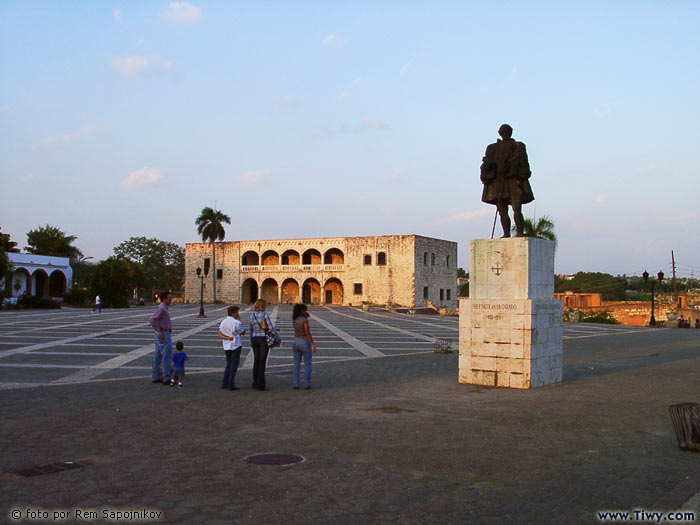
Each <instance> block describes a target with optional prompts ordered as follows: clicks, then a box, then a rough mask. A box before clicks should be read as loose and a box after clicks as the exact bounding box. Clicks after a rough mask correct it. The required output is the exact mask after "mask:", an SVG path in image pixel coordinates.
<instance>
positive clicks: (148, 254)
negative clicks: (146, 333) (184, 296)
mask: <svg viewBox="0 0 700 525" xmlns="http://www.w3.org/2000/svg"><path fill="white" fill-rule="evenodd" d="M113 251H114V255H116V256H117V257H121V258H124V259H128V260H130V261H132V262H135V263H139V264H141V265H142V266H143V270H144V272H145V275H146V281H147V283H148V285H149V286H150V293H151V295H153V293H154V292H155V291H156V290H160V291H163V290H171V291H172V290H180V289H182V283H183V279H184V276H185V249H184V248H182V247H180V246H178V245H177V244H175V243H174V242H167V241H161V240H160V239H156V238H147V237H130V238H129V239H128V240H126V241H124V242H123V243H121V244H120V245H119V246H116V247H115V248H114V250H113Z"/></svg>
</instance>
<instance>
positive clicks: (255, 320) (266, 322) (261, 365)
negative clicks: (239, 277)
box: [250, 299, 275, 390]
mask: <svg viewBox="0 0 700 525" xmlns="http://www.w3.org/2000/svg"><path fill="white" fill-rule="evenodd" d="M266 307H267V301H265V299H258V300H257V301H255V305H254V306H253V313H252V315H251V316H250V346H251V347H252V348H253V357H254V361H253V390H265V364H266V363H267V354H268V353H269V351H270V347H268V346H267V337H265V335H266V333H267V332H268V331H273V332H274V331H275V327H274V326H273V325H272V320H271V319H270V316H269V315H268V314H267V312H265V308H266Z"/></svg>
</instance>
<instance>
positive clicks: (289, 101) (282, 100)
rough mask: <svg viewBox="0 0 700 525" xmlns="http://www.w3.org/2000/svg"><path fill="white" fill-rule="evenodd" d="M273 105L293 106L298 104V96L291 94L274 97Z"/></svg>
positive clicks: (280, 106) (299, 103)
mask: <svg viewBox="0 0 700 525" xmlns="http://www.w3.org/2000/svg"><path fill="white" fill-rule="evenodd" d="M273 105H275V106H277V107H278V108H295V107H298V106H300V105H301V102H300V101H299V99H298V98H296V97H293V96H291V95H282V96H280V97H277V98H276V99H275V101H274V102H273Z"/></svg>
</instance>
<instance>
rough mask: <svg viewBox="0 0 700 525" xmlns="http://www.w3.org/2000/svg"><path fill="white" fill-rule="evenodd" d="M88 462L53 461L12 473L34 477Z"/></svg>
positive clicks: (81, 466) (79, 466)
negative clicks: (49, 463)
mask: <svg viewBox="0 0 700 525" xmlns="http://www.w3.org/2000/svg"><path fill="white" fill-rule="evenodd" d="M86 464H87V462H85V461H83V463H78V462H77V461H62V462H61V463H52V464H51V465H41V466H40V467H31V468H25V469H21V470H15V471H13V472H12V474H15V475H17V476H22V477H23V478H32V477H34V476H42V475H44V474H55V473H56V472H63V471H64V470H73V469H76V468H83V467H84V466H85V465H86Z"/></svg>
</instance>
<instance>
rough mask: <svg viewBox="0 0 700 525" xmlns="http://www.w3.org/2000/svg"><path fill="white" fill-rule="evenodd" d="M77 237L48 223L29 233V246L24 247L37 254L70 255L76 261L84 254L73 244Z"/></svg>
mask: <svg viewBox="0 0 700 525" xmlns="http://www.w3.org/2000/svg"><path fill="white" fill-rule="evenodd" d="M76 239H77V237H76V236H75V235H66V234H65V233H64V232H62V231H61V230H59V229H58V228H56V227H55V226H51V225H49V224H47V225H46V226H40V227H39V228H37V229H36V230H30V231H29V232H28V233H27V244H28V245H29V246H25V247H24V249H25V250H27V252H28V253H33V254H35V255H52V256H54V257H68V258H69V259H70V260H71V262H74V261H77V260H78V259H79V258H80V257H82V256H83V252H81V251H80V250H79V249H78V248H76V247H75V246H73V242H75V240H76Z"/></svg>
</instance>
